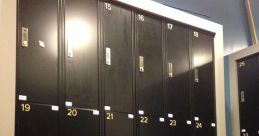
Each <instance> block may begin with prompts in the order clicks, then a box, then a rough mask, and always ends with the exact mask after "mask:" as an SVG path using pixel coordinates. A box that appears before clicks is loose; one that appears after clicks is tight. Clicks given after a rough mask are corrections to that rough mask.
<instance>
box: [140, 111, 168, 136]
mask: <svg viewBox="0 0 259 136" xmlns="http://www.w3.org/2000/svg"><path fill="white" fill-rule="evenodd" d="M165 134H166V130H165V122H160V121H159V117H149V116H140V117H139V124H138V136H164V135H165Z"/></svg>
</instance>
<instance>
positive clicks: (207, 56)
mask: <svg viewBox="0 0 259 136" xmlns="http://www.w3.org/2000/svg"><path fill="white" fill-rule="evenodd" d="M190 35H191V36H190V37H191V54H192V66H193V70H192V74H193V76H192V79H191V80H192V86H193V87H192V91H191V102H192V115H193V118H194V120H195V121H196V123H198V124H195V128H196V129H197V135H198V136H205V135H206V136H207V135H210V136H213V135H216V133H215V131H209V130H213V129H208V127H204V126H205V124H211V123H216V122H215V121H216V117H215V116H216V107H215V106H216V104H215V90H214V63H213V50H214V49H213V43H214V35H213V34H210V33H208V32H203V31H197V30H191V31H190ZM210 127H213V126H210Z"/></svg>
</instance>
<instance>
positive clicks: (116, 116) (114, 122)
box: [105, 112, 134, 136]
mask: <svg viewBox="0 0 259 136" xmlns="http://www.w3.org/2000/svg"><path fill="white" fill-rule="evenodd" d="M133 132H134V116H133V115H132V114H124V113H116V112H106V113H105V136H133V135H134V133H133Z"/></svg>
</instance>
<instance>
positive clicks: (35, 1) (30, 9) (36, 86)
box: [16, 0, 58, 104]
mask: <svg viewBox="0 0 259 136" xmlns="http://www.w3.org/2000/svg"><path fill="white" fill-rule="evenodd" d="M46 9H48V10H46ZM18 11H19V12H18V13H19V14H18V27H17V29H18V31H17V32H18V41H17V56H16V58H17V61H16V64H17V68H16V70H17V77H16V84H17V87H16V90H17V92H18V94H19V95H24V96H27V100H28V101H29V102H33V103H45V104H56V103H57V82H58V78H57V73H58V42H57V38H58V35H57V31H58V27H57V25H58V0H19V4H18ZM24 45H26V46H24Z"/></svg>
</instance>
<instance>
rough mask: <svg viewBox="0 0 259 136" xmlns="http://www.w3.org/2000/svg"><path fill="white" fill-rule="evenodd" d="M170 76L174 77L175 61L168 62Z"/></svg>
mask: <svg viewBox="0 0 259 136" xmlns="http://www.w3.org/2000/svg"><path fill="white" fill-rule="evenodd" d="M168 77H169V78H173V63H168Z"/></svg>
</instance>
